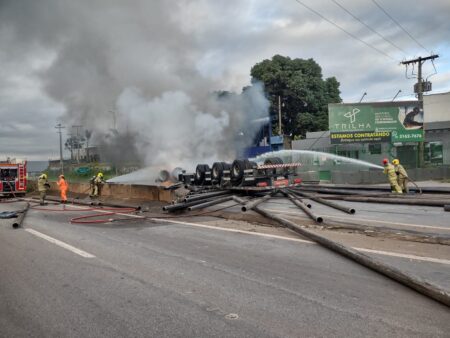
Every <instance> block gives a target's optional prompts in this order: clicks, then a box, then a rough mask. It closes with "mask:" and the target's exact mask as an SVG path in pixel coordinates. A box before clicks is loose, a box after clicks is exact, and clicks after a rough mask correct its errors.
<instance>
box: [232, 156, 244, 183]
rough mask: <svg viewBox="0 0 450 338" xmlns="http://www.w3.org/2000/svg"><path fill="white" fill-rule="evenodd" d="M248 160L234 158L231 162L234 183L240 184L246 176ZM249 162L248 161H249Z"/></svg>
mask: <svg viewBox="0 0 450 338" xmlns="http://www.w3.org/2000/svg"><path fill="white" fill-rule="evenodd" d="M245 161H246V160H234V161H233V163H232V164H231V172H230V176H231V182H232V183H233V185H239V184H240V183H241V182H242V178H243V177H244V170H245V169H247V165H248V164H247V163H246V162H245ZM247 162H248V161H247Z"/></svg>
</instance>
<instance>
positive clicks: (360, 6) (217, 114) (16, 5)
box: [0, 0, 450, 158]
mask: <svg viewBox="0 0 450 338" xmlns="http://www.w3.org/2000/svg"><path fill="white" fill-rule="evenodd" d="M303 1H304V2H305V3H307V4H308V5H309V6H311V7H313V8H314V9H316V10H318V11H320V12H321V13H323V14H324V15H325V16H327V17H328V18H330V19H331V20H333V21H335V22H336V23H338V24H339V25H341V26H342V27H345V29H347V30H349V31H351V32H352V33H353V34H355V35H357V36H358V37H360V38H361V39H363V40H364V41H366V42H367V43H370V44H371V45H373V46H375V47H376V48H379V49H381V50H383V51H384V52H386V53H388V54H389V55H391V56H392V57H394V58H395V59H396V60H402V59H403V58H406V57H413V56H417V55H423V53H424V51H423V50H421V49H420V48H419V47H418V46H417V45H416V44H415V43H414V42H413V41H412V40H411V39H410V38H409V37H408V36H407V35H406V34H405V33H404V32H402V31H401V30H400V29H399V28H398V27H396V26H395V25H394V24H393V23H392V22H390V21H389V20H388V19H387V18H386V17H385V16H384V14H383V13H382V12H380V11H379V10H378V9H377V8H376V7H375V6H374V5H373V3H372V2H371V1H366V0H364V1H356V0H338V1H339V3H341V4H342V5H344V6H345V7H346V8H348V9H349V10H351V11H352V12H353V13H354V14H355V15H357V16H358V17H360V18H361V19H363V20H364V21H365V22H366V23H367V24H369V25H371V26H372V27H374V28H375V29H377V30H378V31H379V32H380V33H382V34H383V35H385V36H386V37H388V38H389V39H390V40H392V41H394V42H395V43H396V44H398V45H399V46H400V47H401V48H402V49H404V50H405V51H406V52H407V54H406V55H404V54H402V53H400V52H398V51H397V50H396V49H394V48H393V47H392V46H390V45H388V44H387V43H386V42H385V41H382V40H381V39H379V38H378V37H377V36H374V35H373V33H372V32H370V31H369V30H367V29H366V28H365V27H363V26H362V25H361V24H360V23H358V22H356V21H355V20H353V19H352V18H351V17H349V16H348V14H346V13H345V12H343V11H342V10H341V9H340V8H339V7H337V6H336V5H335V4H333V3H332V2H331V1H329V0H320V1H312V0H303ZM378 1H379V2H380V3H381V4H382V6H384V8H386V9H387V10H388V11H389V12H390V13H391V15H393V16H394V17H395V18H396V19H397V20H398V21H400V22H401V23H402V25H403V26H404V27H406V28H407V29H408V31H410V32H411V34H412V35H413V36H415V37H416V38H417V39H418V40H419V41H420V42H421V43H422V44H424V45H425V46H426V47H427V48H428V49H430V50H433V51H434V52H438V53H443V54H445V53H447V52H448V51H449V50H450V46H449V42H448V37H447V35H448V32H449V31H450V20H449V13H450V4H449V2H448V1H446V0H435V1H432V2H427V3H424V2H422V3H417V4H415V5H414V6H410V5H409V3H407V2H405V1H391V2H388V1H385V0H378ZM405 8H406V9H405ZM274 54H282V55H288V56H290V57H293V58H294V57H301V58H310V57H312V58H314V59H315V60H316V61H317V62H318V63H319V64H320V65H321V66H322V68H323V73H324V75H325V76H336V77H337V78H338V80H339V81H340V82H341V89H342V94H343V98H344V100H347V101H354V100H356V99H359V97H360V96H361V95H362V93H363V92H364V91H366V92H367V93H368V98H373V99H380V98H388V97H393V95H395V93H396V92H397V90H398V89H401V90H402V93H403V94H410V93H412V86H413V83H414V81H413V80H406V79H405V78H404V68H403V67H401V66H399V65H398V62H395V61H392V60H390V59H388V58H386V57H384V56H382V55H380V54H378V53H377V52H375V51H373V50H372V49H370V48H368V47H367V46H365V45H363V44H361V43H360V42H358V41H355V40H353V39H352V38H350V37H348V36H347V35H346V34H345V33H343V32H341V31H339V30H337V29H336V28H334V27H333V26H331V25H330V24H329V23H327V22H324V21H323V20H321V19H320V18H319V17H317V16H315V15H314V14H312V13H310V12H308V11H307V10H306V9H305V8H303V7H302V6H300V5H299V4H298V3H296V2H295V1H293V0H292V1H280V2H273V1H269V0H258V1H256V0H253V1H237V0H232V1H187V0H180V1H175V0H168V1H144V0H133V1H126V2H124V1H119V0H112V1H106V0H103V1H102V0H97V1H86V2H83V1H69V0H59V1H57V0H39V1H36V0H34V1H33V0H29V1H25V0H23V1H14V0H11V1H6V0H4V1H0V107H1V108H0V118H1V119H2V120H6V121H7V122H6V123H4V124H3V125H2V126H1V127H0V132H1V134H0V141H1V143H0V156H1V155H2V154H3V153H5V154H8V155H10V154H14V153H17V154H20V155H23V156H28V157H30V158H31V157H38V156H43V157H48V156H55V155H57V154H58V148H57V142H55V135H56V134H55V130H54V125H55V123H56V122H57V120H61V121H63V123H65V124H66V125H68V126H70V125H71V124H83V125H86V126H88V127H89V128H91V129H95V130H97V133H98V135H102V133H107V132H108V130H109V129H110V128H111V126H112V122H111V114H110V113H108V111H109V110H117V114H118V115H119V116H118V118H119V119H120V122H121V126H123V127H124V126H126V125H127V123H128V127H129V128H130V127H132V128H135V129H136V130H141V131H140V133H141V134H144V132H143V131H142V129H140V127H142V126H143V125H146V123H147V124H148V121H147V120H145V121H143V120H142V114H143V115H144V116H145V115H146V114H147V115H148V116H152V117H153V118H154V119H155V123H156V120H158V121H159V122H160V123H162V124H164V123H169V122H170V123H173V119H175V120H177V118H178V117H179V116H178V115H176V114H175V115H174V116H172V117H171V118H170V119H169V118H166V119H165V118H164V116H163V117H156V115H155V114H156V112H159V114H162V115H164V111H165V110H166V111H167V108H169V106H170V104H175V103H179V101H177V100H178V99H179V98H180V97H182V96H183V95H184V97H186V98H188V99H186V101H184V105H182V106H177V107H178V108H179V110H180V111H186V112H188V113H190V114H192V115H190V116H192V117H194V119H193V120H189V121H190V122H191V123H192V121H195V117H197V118H198V119H199V120H198V123H199V125H201V123H206V124H212V125H216V126H219V127H221V129H220V132H224V133H225V135H228V136H231V135H232V134H233V132H235V131H236V130H235V129H237V124H238V123H239V122H242V121H239V120H236V118H235V116H237V114H235V112H236V111H238V112H240V113H242V111H240V110H239V109H235V110H234V111H227V110H226V109H225V108H227V109H228V110H229V109H230V107H229V106H227V107H225V108H224V107H223V104H221V103H219V102H214V100H213V102H211V98H210V97H209V96H208V93H210V92H211V91H214V90H221V89H224V90H234V91H238V92H240V90H241V88H242V87H243V86H245V85H247V84H249V81H250V78H249V70H250V68H251V66H252V65H254V64H255V63H256V62H259V61H261V60H262V59H264V58H270V57H272V56H273V55H274ZM437 65H438V67H439V70H440V71H441V73H440V74H438V75H437V76H435V77H433V78H432V80H433V81H434V82H435V86H434V87H435V89H437V90H444V89H448V88H449V85H448V81H447V79H448V77H449V73H450V67H449V66H448V61H447V62H445V61H444V62H442V63H440V62H437ZM427 71H431V69H427ZM133 92H134V93H135V96H134V99H135V100H136V102H134V103H133V102H131V101H130V97H131V96H130V93H133ZM136 93H139V94H136ZM170 95H173V96H170ZM168 97H169V99H168ZM170 98H174V100H175V102H171V99H170ZM164 100H166V101H168V102H167V108H166V107H163V108H161V107H157V108H155V104H156V103H157V102H160V101H164ZM124 102H127V103H126V104H125V103H124ZM139 104H140V106H139ZM175 106H176V104H175ZM243 106H245V104H243V103H242V102H241V106H240V107H243ZM144 107H145V108H144ZM261 107H262V106H261ZM224 109H225V110H224ZM261 109H262V108H261ZM223 110H224V111H226V114H227V115H226V117H224V116H225V115H223V112H222V111H223ZM206 113H210V114H211V116H210V117H208V118H207V119H205V121H204V120H203V119H202V117H204V116H203V115H204V114H206ZM139 114H141V115H139ZM258 114H260V113H256V115H258ZM136 115H137V116H136ZM11 116H13V118H12V119H11ZM127 116H128V117H127ZM127 118H128V122H127ZM227 119H228V122H229V125H226V123H225V122H226V121H227ZM178 120H179V119H178ZM155 123H154V124H150V125H149V126H148V128H150V130H151V131H153V129H151V128H152V126H154V125H155ZM30 126H32V127H34V130H32V129H33V128H31V129H30ZM27 128H28V129H27ZM199 128H200V127H199ZM119 129H120V128H119ZM122 129H123V128H122ZM199 130H204V129H201V128H200V129H199ZM119 131H120V130H119ZM122 131H123V130H122ZM158 131H159V130H156V129H155V132H154V133H153V134H155V135H158ZM183 132H184V131H183ZM181 134H183V133H181ZM219 139H220V138H219ZM141 141H142V142H141V144H143V142H144V141H145V142H153V144H155V146H156V144H158V142H157V138H156V137H155V138H153V139H152V138H151V137H150V138H149V137H143V138H142V140H141ZM133 143H134V140H133ZM158 146H159V147H160V144H158ZM173 146H174V147H175V146H176V145H173ZM150 147H152V145H151V144H150ZM169 151H170V149H168V148H165V152H169ZM173 151H174V153H176V151H178V150H173ZM221 151H222V149H221ZM214 155H215V154H209V153H205V154H204V156H206V157H208V156H214ZM145 157H147V158H148V153H146V154H145Z"/></svg>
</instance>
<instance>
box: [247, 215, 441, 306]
mask: <svg viewBox="0 0 450 338" xmlns="http://www.w3.org/2000/svg"><path fill="white" fill-rule="evenodd" d="M253 210H254V211H256V212H258V213H259V214H261V215H263V216H264V217H267V218H269V219H272V220H274V221H276V222H278V223H280V224H282V225H284V226H286V227H287V228H289V229H291V230H293V231H295V232H297V233H298V234H300V235H302V236H304V237H306V238H309V239H310V240H313V241H314V242H316V243H318V244H320V245H322V246H324V247H325V248H327V249H330V250H332V251H334V252H337V253H339V254H341V255H343V256H345V257H347V258H350V259H351V260H353V261H355V262H357V263H359V264H361V265H364V266H365V267H367V268H369V269H372V270H374V271H376V272H379V273H381V274H383V275H385V276H386V277H389V278H391V279H393V280H396V281H397V282H399V283H401V284H403V285H406V286H408V287H410V288H412V289H414V290H416V291H417V292H419V293H421V294H423V295H425V296H428V297H430V298H432V299H434V300H436V301H438V302H440V303H442V304H445V305H447V306H449V307H450V293H449V292H448V291H447V290H444V289H442V288H440V287H439V286H437V285H434V284H432V283H430V282H428V281H426V280H422V279H420V278H418V277H416V276H410V275H408V274H406V273H404V272H402V271H400V270H398V269H396V268H394V267H392V266H389V265H387V264H384V263H382V262H380V261H378V260H376V259H375V258H372V257H370V256H367V255H365V254H363V253H361V252H358V251H356V250H354V249H351V248H349V247H346V246H344V245H342V244H340V243H337V242H334V241H331V240H329V239H328V238H325V237H322V236H320V235H317V234H315V233H313V232H311V231H308V230H306V229H303V228H301V227H300V226H298V225H297V224H295V223H294V222H291V221H289V220H287V219H285V218H282V217H280V216H277V215H274V214H272V213H269V212H267V211H265V210H263V209H260V208H258V207H255V208H254V209H253Z"/></svg>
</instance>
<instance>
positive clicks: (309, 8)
mask: <svg viewBox="0 0 450 338" xmlns="http://www.w3.org/2000/svg"><path fill="white" fill-rule="evenodd" d="M294 1H295V2H297V3H298V4H300V5H302V6H303V7H305V8H306V9H307V10H309V11H311V12H313V13H314V14H316V15H317V16H319V17H321V18H322V19H323V20H325V21H326V22H328V23H330V24H332V25H333V26H335V27H336V28H338V29H340V30H341V31H343V32H344V33H346V34H347V35H349V36H350V37H352V38H353V39H355V40H358V41H359V42H361V43H363V44H365V45H366V46H367V47H369V48H371V49H373V50H375V51H376V52H378V53H380V54H382V55H384V56H386V57H387V58H389V59H391V60H393V61H398V60H396V59H394V58H393V57H392V56H390V55H389V54H387V53H385V52H383V51H382V50H381V49H378V48H377V47H375V46H372V45H371V44H369V43H367V42H365V41H364V40H361V39H360V38H358V37H357V36H356V35H354V34H352V33H350V32H349V31H347V30H346V29H345V28H343V27H341V26H339V25H338V24H337V23H335V22H333V21H331V20H330V19H328V18H326V17H325V16H324V15H322V14H321V13H319V12H318V11H316V10H314V9H312V8H311V7H309V6H308V5H306V4H305V3H303V2H301V1H300V0H294Z"/></svg>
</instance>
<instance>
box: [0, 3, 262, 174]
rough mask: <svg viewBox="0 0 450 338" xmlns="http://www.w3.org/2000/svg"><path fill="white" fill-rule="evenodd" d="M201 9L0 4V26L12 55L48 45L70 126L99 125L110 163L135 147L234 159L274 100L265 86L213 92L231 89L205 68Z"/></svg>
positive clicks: (151, 159) (52, 80)
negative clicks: (198, 12)
mask: <svg viewBox="0 0 450 338" xmlns="http://www.w3.org/2000/svg"><path fill="white" fill-rule="evenodd" d="M196 8H197V5H196V4H195V2H191V1H188V0H179V1H178V0H177V1H175V0H164V1H163V0H159V1H147V0H130V1H121V0H109V1H103V0H94V1H72V0H40V1H35V0H21V1H0V28H7V29H3V30H2V32H3V34H6V35H10V36H11V39H10V40H11V41H16V43H15V44H12V45H11V46H9V47H10V48H9V50H8V51H7V53H10V54H11V57H14V56H16V55H20V53H21V51H22V50H23V49H24V48H30V46H36V48H37V49H39V50H45V51H46V55H49V56H48V57H49V58H50V60H49V66H48V67H47V68H45V69H43V70H41V72H40V74H39V76H40V79H41V80H42V83H43V87H44V89H45V91H46V93H47V94H48V95H49V96H50V97H51V98H52V99H53V100H55V101H57V102H59V103H62V104H63V105H64V107H65V109H66V113H65V116H64V121H63V122H64V123H65V124H66V125H83V126H84V127H85V128H86V129H89V130H92V131H93V137H92V141H91V144H95V143H97V144H100V143H101V144H102V145H103V146H105V145H106V146H107V145H108V144H109V145H110V148H112V149H107V153H108V156H109V157H111V156H112V157H113V162H115V163H117V162H118V161H120V160H121V159H122V158H124V157H125V156H124V154H130V153H134V152H135V153H137V154H139V157H140V159H141V161H142V162H143V163H144V164H147V165H153V164H158V165H162V166H164V165H167V166H178V165H188V164H192V163H193V162H210V161H212V160H216V159H217V160H229V159H232V158H233V156H235V155H236V154H235V149H236V148H237V146H238V144H236V140H237V139H238V137H239V136H240V140H239V141H240V142H242V143H243V144H245V143H247V144H248V143H249V142H250V141H251V139H252V137H253V134H254V131H255V130H254V129H255V128H254V127H253V130H252V128H251V127H250V125H251V123H250V121H251V120H253V119H256V118H261V117H266V116H268V106H269V105H268V101H267V100H266V99H265V98H264V94H263V88H262V87H261V85H258V84H255V85H253V86H251V87H249V89H247V90H245V91H244V92H243V93H240V94H232V93H227V94H224V95H220V94H214V92H216V91H220V90H223V89H225V90H226V89H229V86H228V85H227V83H226V82H225V81H223V80H222V79H223V78H225V77H226V76H222V77H221V76H220V74H221V72H222V71H223V69H222V70H210V69H208V67H210V66H207V65H205V63H206V64H208V63H207V62H206V61H205V56H206V55H209V51H208V48H209V47H207V46H206V47H205V45H204V43H203V41H202V32H199V31H198V20H200V19H201V18H198V16H197V15H194V14H195V13H193V12H192V11H193V10H195V9H196ZM189 13H191V14H192V15H193V17H197V19H196V20H190V16H189V15H190V14H189ZM11 17H14V20H11V19H10V18H11ZM249 72H250V70H249ZM113 119H117V125H116V127H114V124H113ZM114 128H115V129H116V130H113V129H114ZM106 136H108V137H106ZM117 140H120V142H118V141H117ZM239 145H242V144H239ZM111 150H113V151H111Z"/></svg>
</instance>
